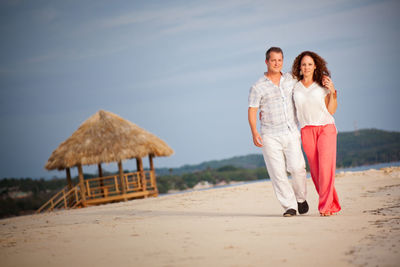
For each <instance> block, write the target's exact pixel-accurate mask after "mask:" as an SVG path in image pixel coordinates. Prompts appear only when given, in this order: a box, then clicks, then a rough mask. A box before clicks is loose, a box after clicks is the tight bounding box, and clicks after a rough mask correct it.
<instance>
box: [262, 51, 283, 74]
mask: <svg viewBox="0 0 400 267" xmlns="http://www.w3.org/2000/svg"><path fill="white" fill-rule="evenodd" d="M265 64H267V67H268V72H272V73H279V72H281V69H282V66H283V55H282V53H279V52H271V53H269V60H265Z"/></svg>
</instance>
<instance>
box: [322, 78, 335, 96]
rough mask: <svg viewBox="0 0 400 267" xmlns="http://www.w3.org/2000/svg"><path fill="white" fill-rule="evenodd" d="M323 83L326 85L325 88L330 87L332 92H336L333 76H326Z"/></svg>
mask: <svg viewBox="0 0 400 267" xmlns="http://www.w3.org/2000/svg"><path fill="white" fill-rule="evenodd" d="M322 85H323V86H325V88H326V89H328V90H329V92H330V93H331V94H335V93H336V89H335V86H334V85H333V82H332V80H331V78H329V77H328V76H324V77H323V78H322Z"/></svg>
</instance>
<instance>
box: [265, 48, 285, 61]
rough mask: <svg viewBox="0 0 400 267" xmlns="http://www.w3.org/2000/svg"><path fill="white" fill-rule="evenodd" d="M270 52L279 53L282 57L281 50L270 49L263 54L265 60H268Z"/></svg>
mask: <svg viewBox="0 0 400 267" xmlns="http://www.w3.org/2000/svg"><path fill="white" fill-rule="evenodd" d="M271 52H275V53H281V54H282V57H283V51H282V49H281V48H279V47H274V46H273V47H271V48H270V49H268V50H267V52H266V53H265V60H267V61H268V60H269V56H270V54H271Z"/></svg>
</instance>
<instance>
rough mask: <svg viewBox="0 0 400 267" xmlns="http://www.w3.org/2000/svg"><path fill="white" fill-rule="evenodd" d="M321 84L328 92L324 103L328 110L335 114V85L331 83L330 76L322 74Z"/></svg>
mask: <svg viewBox="0 0 400 267" xmlns="http://www.w3.org/2000/svg"><path fill="white" fill-rule="evenodd" d="M322 84H323V85H324V86H325V88H326V89H328V90H329V94H327V95H326V97H325V105H326V108H327V109H328V112H329V113H330V114H331V115H333V114H335V112H336V109H337V94H336V89H335V86H334V85H333V82H332V80H331V78H329V77H328V76H324V77H323V78H322Z"/></svg>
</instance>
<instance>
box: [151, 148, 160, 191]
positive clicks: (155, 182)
mask: <svg viewBox="0 0 400 267" xmlns="http://www.w3.org/2000/svg"><path fill="white" fill-rule="evenodd" d="M153 157H154V155H153V154H150V155H149V162H150V177H151V184H152V185H153V187H154V191H155V195H158V188H157V181H156V172H155V170H154V163H153Z"/></svg>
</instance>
